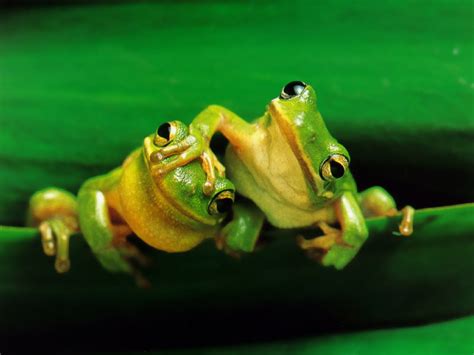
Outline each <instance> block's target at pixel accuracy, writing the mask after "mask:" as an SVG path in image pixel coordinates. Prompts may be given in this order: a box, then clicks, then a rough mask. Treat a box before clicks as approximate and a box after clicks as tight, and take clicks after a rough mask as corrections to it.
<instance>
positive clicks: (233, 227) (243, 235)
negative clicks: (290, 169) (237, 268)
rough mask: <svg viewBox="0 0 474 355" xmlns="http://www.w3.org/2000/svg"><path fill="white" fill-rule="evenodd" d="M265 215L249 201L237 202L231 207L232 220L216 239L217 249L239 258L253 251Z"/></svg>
mask: <svg viewBox="0 0 474 355" xmlns="http://www.w3.org/2000/svg"><path fill="white" fill-rule="evenodd" d="M264 221H265V215H264V214H263V212H262V211H261V210H260V209H259V208H258V207H257V206H256V205H255V204H254V203H253V202H252V201H250V200H245V201H239V202H237V203H236V204H235V205H234V207H233V212H232V220H231V221H230V222H229V223H227V224H226V225H225V226H224V228H222V230H221V232H220V233H219V235H218V236H217V237H216V246H217V249H219V250H223V251H224V252H226V253H227V254H229V255H231V256H234V257H239V256H240V254H241V253H251V252H253V251H254V250H255V247H256V245H257V241H258V238H259V236H260V232H261V230H262V226H263V222H264Z"/></svg>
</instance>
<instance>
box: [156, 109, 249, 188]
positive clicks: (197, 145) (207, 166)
mask: <svg viewBox="0 0 474 355" xmlns="http://www.w3.org/2000/svg"><path fill="white" fill-rule="evenodd" d="M217 131H219V132H221V133H222V134H223V135H224V136H225V137H226V138H227V139H228V140H229V142H230V143H231V145H233V146H237V147H238V146H239V143H240V142H241V141H242V139H245V137H249V136H251V135H252V133H253V132H254V130H253V128H252V125H251V124H249V123H248V122H246V121H245V120H243V119H242V118H240V117H239V116H237V115H236V114H235V113H233V112H231V111H229V110H227V109H226V108H224V107H222V106H217V105H211V106H209V107H207V108H206V109H205V110H203V111H202V112H201V113H200V114H199V115H198V116H197V117H196V118H195V119H194V120H193V122H192V123H191V124H190V125H189V133H190V135H189V136H188V137H187V138H186V139H184V140H183V141H181V142H179V143H176V144H170V145H167V146H165V147H163V148H161V149H159V150H158V152H157V153H155V155H154V156H153V157H152V158H151V159H150V160H151V161H152V162H153V163H154V171H156V173H157V174H166V173H167V172H169V171H171V170H173V169H175V168H177V167H180V166H183V165H186V164H187V163H189V162H191V161H193V160H195V159H197V158H199V157H201V159H202V160H203V168H204V171H205V172H206V174H207V176H208V179H210V180H211V183H213V181H212V180H213V177H212V172H213V171H214V169H217V171H223V168H222V167H221V166H219V163H218V160H217V159H215V156H214V153H213V152H212V150H211V149H210V147H209V145H210V142H211V139H212V136H213V135H214V134H215V133H216V132H217ZM173 155H175V156H176V157H175V158H174V159H169V160H166V161H165V159H166V158H168V157H170V156H173Z"/></svg>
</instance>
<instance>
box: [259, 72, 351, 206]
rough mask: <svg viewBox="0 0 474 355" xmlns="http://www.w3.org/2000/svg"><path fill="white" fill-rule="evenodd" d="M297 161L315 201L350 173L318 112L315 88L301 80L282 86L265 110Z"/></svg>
mask: <svg viewBox="0 0 474 355" xmlns="http://www.w3.org/2000/svg"><path fill="white" fill-rule="evenodd" d="M266 114H267V115H269V118H270V120H271V122H272V123H273V122H274V123H276V125H277V126H278V128H279V130H278V131H279V132H280V133H279V134H281V135H283V136H284V139H285V140H286V141H287V142H288V144H289V146H290V147H291V150H292V152H293V154H294V156H295V157H296V159H297V160H298V163H299V165H300V167H301V170H302V172H303V174H304V177H305V181H306V183H307V185H308V187H309V191H310V196H311V198H312V200H313V202H315V203H323V202H325V201H327V200H328V199H331V198H333V197H334V195H335V193H337V186H338V185H339V184H340V182H341V181H342V180H344V177H345V176H346V175H348V174H349V161H350V157H349V153H348V152H347V150H346V148H344V146H342V145H341V144H339V143H338V142H337V141H336V140H335V139H334V138H333V137H332V135H331V134H330V133H329V131H328V129H327V127H326V125H325V123H324V120H323V118H322V116H321V114H320V113H319V111H318V107H317V99H316V93H315V91H314V89H313V88H312V87H311V86H310V85H307V84H305V83H303V82H301V81H293V82H290V83H288V84H287V85H285V87H284V88H283V89H282V91H281V93H280V96H279V97H277V98H275V99H273V100H272V101H271V102H270V104H269V106H268V112H267V113H266Z"/></svg>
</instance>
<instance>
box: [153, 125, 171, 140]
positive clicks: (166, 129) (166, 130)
mask: <svg viewBox="0 0 474 355" xmlns="http://www.w3.org/2000/svg"><path fill="white" fill-rule="evenodd" d="M170 131H171V125H170V124H169V123H163V124H162V125H161V126H160V127H158V130H157V132H156V133H158V135H159V136H160V137H162V138H164V139H166V140H167V141H168V140H169V139H170Z"/></svg>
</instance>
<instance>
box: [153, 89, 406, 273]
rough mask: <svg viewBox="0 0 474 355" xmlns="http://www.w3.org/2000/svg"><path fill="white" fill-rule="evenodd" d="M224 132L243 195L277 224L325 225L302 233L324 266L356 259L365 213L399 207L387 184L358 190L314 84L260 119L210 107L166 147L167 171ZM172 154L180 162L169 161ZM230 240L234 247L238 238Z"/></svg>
mask: <svg viewBox="0 0 474 355" xmlns="http://www.w3.org/2000/svg"><path fill="white" fill-rule="evenodd" d="M217 131H219V132H221V133H222V134H223V135H224V136H225V137H226V138H227V140H228V141H229V144H228V147H227V150H226V154H225V159H224V165H225V166H226V168H227V171H228V176H229V178H230V179H231V180H232V181H233V183H234V184H235V186H236V189H237V192H239V193H240V194H242V195H244V196H245V197H247V198H249V199H250V200H252V201H253V202H254V203H255V204H256V205H257V206H258V208H259V209H260V210H261V211H263V213H264V214H265V216H266V218H267V219H268V221H269V222H270V223H271V224H272V225H273V226H275V227H278V228H298V227H319V229H321V231H322V233H323V235H321V236H318V237H315V238H312V239H305V238H303V237H301V236H299V237H297V244H298V245H299V246H300V247H301V248H302V249H304V250H306V251H307V252H308V254H309V255H310V256H313V257H314V258H316V259H318V260H319V261H321V262H322V264H323V265H332V266H334V267H335V268H337V269H342V268H343V267H345V266H346V265H347V264H348V263H349V262H350V261H351V260H352V259H353V257H354V256H355V255H356V254H357V252H358V251H359V249H360V247H361V246H362V244H363V243H364V241H365V240H366V239H367V236H368V231H367V227H366V223H365V218H366V217H371V216H391V215H394V214H396V213H397V212H398V211H397V208H396V204H395V201H394V199H393V198H392V197H391V196H390V194H389V193H388V192H387V191H385V190H384V189H383V188H381V187H372V188H369V189H368V190H366V191H363V192H361V193H358V191H357V187H356V183H355V181H354V179H353V177H352V175H351V173H350V171H349V162H350V156H349V153H348V152H347V150H346V149H345V148H344V146H342V145H341V144H340V143H338V142H337V141H336V140H335V139H334V138H333V137H332V136H331V134H330V133H329V131H328V129H327V128H326V125H325V123H324V121H323V118H322V116H321V114H320V113H319V111H318V108H317V100H316V93H315V91H314V89H313V88H312V87H311V86H310V85H307V84H305V83H303V82H301V81H294V82H290V83H288V84H287V85H286V86H285V87H284V88H283V89H282V91H281V93H280V95H279V96H278V97H277V98H275V99H273V100H272V101H271V102H270V103H269V105H268V107H267V110H266V112H265V113H264V114H263V116H262V117H260V118H258V119H256V120H255V121H254V122H253V123H248V122H246V121H245V120H243V119H241V118H240V117H238V116H237V115H236V114H235V113H233V112H231V111H229V110H227V109H226V108H224V107H221V106H216V105H212V106H209V107H207V108H206V109H205V110H204V111H202V112H201V113H200V114H199V115H198V116H197V117H196V118H195V119H194V121H193V122H192V123H191V125H190V137H189V138H188V140H187V144H185V145H177V144H171V145H169V146H167V147H164V148H162V149H161V150H159V154H158V155H157V157H158V159H157V160H159V161H160V162H159V163H158V164H160V165H161V167H160V168H159V170H160V172H161V173H166V172H167V171H169V170H170V169H175V168H176V167H178V166H183V165H185V164H187V163H189V162H191V161H193V160H194V159H196V158H197V157H199V156H200V154H202V152H205V151H208V150H209V145H210V141H211V138H212V136H213V135H214V134H215V133H216V132H217ZM173 155H175V156H176V159H174V160H169V159H168V157H170V156H173ZM413 213H414V210H413V208H411V207H410V206H407V207H405V208H404V209H403V210H402V214H403V217H402V222H401V224H400V233H401V234H402V235H410V234H411V233H412V223H413ZM241 237H242V238H245V236H241ZM240 242H241V243H242V241H240ZM225 243H227V245H228V246H230V247H231V249H232V248H235V247H236V246H238V244H239V241H236V240H235V239H234V240H232V241H231V242H230V243H229V240H225ZM243 244H245V243H243Z"/></svg>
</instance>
